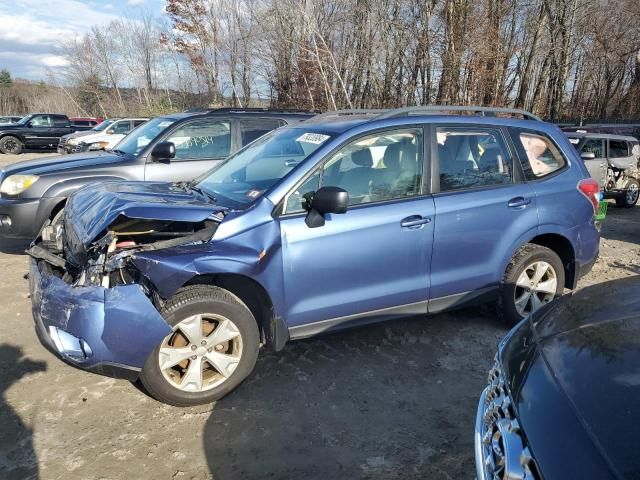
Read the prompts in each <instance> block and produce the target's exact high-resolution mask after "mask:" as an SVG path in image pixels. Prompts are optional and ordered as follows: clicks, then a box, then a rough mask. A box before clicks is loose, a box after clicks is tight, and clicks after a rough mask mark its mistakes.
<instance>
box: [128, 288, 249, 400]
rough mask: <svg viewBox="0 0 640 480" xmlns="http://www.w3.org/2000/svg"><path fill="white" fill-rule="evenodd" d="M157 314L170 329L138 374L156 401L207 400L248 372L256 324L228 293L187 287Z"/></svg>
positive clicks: (221, 393)
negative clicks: (171, 329) (160, 314)
mask: <svg viewBox="0 0 640 480" xmlns="http://www.w3.org/2000/svg"><path fill="white" fill-rule="evenodd" d="M161 313H162V316H163V317H164V319H165V320H166V322H167V323H168V324H169V325H170V326H171V327H173V331H172V332H171V333H170V334H169V335H167V337H165V339H164V340H163V341H162V343H161V344H160V345H158V346H156V348H155V349H154V350H153V351H152V352H151V354H150V355H149V357H148V358H147V361H146V362H145V365H144V367H143V368H142V372H141V374H140V380H141V381H142V384H143V385H144V386H145V388H146V389H147V391H148V392H149V393H150V394H151V396H153V397H154V398H155V399H157V400H159V401H161V402H163V403H168V404H170V405H175V406H177V407H186V406H191V405H200V404H204V403H210V402H213V401H215V400H219V399H221V398H222V397H224V396H225V395H227V394H228V393H229V392H231V391H232V390H233V389H234V388H236V387H237V386H238V385H239V384H240V383H241V382H242V381H243V380H244V379H245V378H246V377H247V376H248V375H249V374H250V373H251V372H252V370H253V368H254V366H255V363H256V360H257V358H258V349H259V347H260V340H259V333H258V325H257V323H256V319H255V318H254V317H253V315H252V313H251V311H250V310H249V308H248V307H247V306H246V305H245V304H244V303H243V302H242V301H241V300H240V299H239V298H238V297H237V296H235V295H234V294H232V293H231V292H229V291H227V290H224V289H222V288H219V287H213V286H204V285H193V286H189V287H185V288H182V289H180V290H178V292H177V293H176V294H175V295H174V296H173V297H172V298H171V299H170V300H169V301H168V302H167V303H166V304H165V305H164V307H163V309H162V311H161Z"/></svg>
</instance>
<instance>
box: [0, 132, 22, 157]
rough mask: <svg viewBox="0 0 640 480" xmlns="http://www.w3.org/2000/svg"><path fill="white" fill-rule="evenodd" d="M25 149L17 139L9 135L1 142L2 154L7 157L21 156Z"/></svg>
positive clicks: (0, 149)
mask: <svg viewBox="0 0 640 480" xmlns="http://www.w3.org/2000/svg"><path fill="white" fill-rule="evenodd" d="M23 149H24V145H23V144H22V142H21V141H20V139H19V138H17V137H13V136H11V135H8V136H6V137H3V138H2V140H0V152H2V153H4V154H6V155H19V154H21V153H22V150H23Z"/></svg>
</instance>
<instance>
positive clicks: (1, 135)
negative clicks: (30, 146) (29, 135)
mask: <svg viewBox="0 0 640 480" xmlns="http://www.w3.org/2000/svg"><path fill="white" fill-rule="evenodd" d="M4 137H16V138H18V139H19V140H20V141H21V142H22V143H24V142H25V139H24V135H23V134H22V133H19V132H12V131H10V130H9V131H6V130H5V131H0V140H2V139H3V138H4Z"/></svg>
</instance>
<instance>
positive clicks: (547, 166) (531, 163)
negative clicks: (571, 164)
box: [514, 129, 568, 180]
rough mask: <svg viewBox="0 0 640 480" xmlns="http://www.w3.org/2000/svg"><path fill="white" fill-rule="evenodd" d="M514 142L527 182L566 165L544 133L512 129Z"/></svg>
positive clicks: (565, 160)
mask: <svg viewBox="0 0 640 480" xmlns="http://www.w3.org/2000/svg"><path fill="white" fill-rule="evenodd" d="M514 131H515V132H516V135H514V141H515V142H516V147H517V148H518V150H519V152H520V154H521V156H522V157H523V169H524V173H525V177H526V178H527V179H528V180H537V179H539V178H543V177H546V176H547V175H551V174H552V173H554V172H557V171H559V170H561V169H563V168H564V167H565V166H566V165H568V162H567V159H566V158H565V156H564V154H563V153H562V152H561V151H560V149H559V148H558V147H557V146H556V144H555V143H554V142H553V141H552V140H551V139H550V138H549V137H548V136H547V135H546V134H544V133H542V132H534V131H530V130H523V129H514Z"/></svg>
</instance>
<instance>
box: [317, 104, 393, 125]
mask: <svg viewBox="0 0 640 480" xmlns="http://www.w3.org/2000/svg"><path fill="white" fill-rule="evenodd" d="M389 111H390V110H389V109H387V108H351V109H345V110H328V111H326V112H324V113H321V114H320V115H316V116H315V117H313V118H310V119H309V120H307V121H306V122H305V123H309V122H311V121H314V122H315V121H316V120H323V119H325V118H327V117H348V116H351V115H380V114H384V113H386V112H389Z"/></svg>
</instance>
